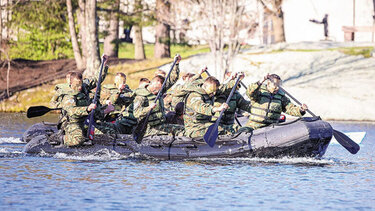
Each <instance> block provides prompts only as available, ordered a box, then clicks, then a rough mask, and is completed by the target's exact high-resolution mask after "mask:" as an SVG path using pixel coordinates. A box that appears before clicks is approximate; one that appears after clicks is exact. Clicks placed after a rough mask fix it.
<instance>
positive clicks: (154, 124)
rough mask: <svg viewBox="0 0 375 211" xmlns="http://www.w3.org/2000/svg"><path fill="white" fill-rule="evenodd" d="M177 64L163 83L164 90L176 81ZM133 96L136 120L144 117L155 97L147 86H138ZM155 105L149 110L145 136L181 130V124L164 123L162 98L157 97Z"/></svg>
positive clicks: (177, 73) (168, 133)
mask: <svg viewBox="0 0 375 211" xmlns="http://www.w3.org/2000/svg"><path fill="white" fill-rule="evenodd" d="M178 66H179V65H178V64H176V66H175V67H174V69H173V70H172V72H171V74H170V77H169V79H168V81H167V82H166V85H165V89H164V91H165V90H168V89H169V88H170V87H172V86H173V84H174V83H176V81H177V79H178V76H179V73H180V70H179V67H178ZM135 93H136V94H135V98H134V117H135V118H137V119H138V120H141V119H142V118H144V117H145V116H146V115H147V113H148V109H147V107H148V106H149V105H150V104H151V103H153V102H154V101H155V99H156V95H154V94H153V93H151V92H150V91H148V89H147V86H146V88H139V89H137V91H136V92H135ZM156 103H157V106H156V107H155V108H154V109H153V110H152V111H151V114H150V117H149V119H148V122H147V130H146V133H145V136H149V135H156V134H157V135H171V134H172V132H178V131H182V130H183V127H182V126H181V125H173V124H166V123H165V121H166V118H165V108H164V101H163V99H162V98H161V99H159V100H158V101H157V102H156Z"/></svg>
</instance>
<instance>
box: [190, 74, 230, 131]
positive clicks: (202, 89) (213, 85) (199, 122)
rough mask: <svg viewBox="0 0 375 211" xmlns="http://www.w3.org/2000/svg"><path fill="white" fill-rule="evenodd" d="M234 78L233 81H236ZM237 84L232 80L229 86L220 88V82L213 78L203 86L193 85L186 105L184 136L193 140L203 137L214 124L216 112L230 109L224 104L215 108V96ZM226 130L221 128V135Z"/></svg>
mask: <svg viewBox="0 0 375 211" xmlns="http://www.w3.org/2000/svg"><path fill="white" fill-rule="evenodd" d="M234 76H235V75H233V76H232V79H234ZM234 84H235V81H234V80H232V81H230V82H229V83H228V84H224V85H223V86H220V82H219V81H218V80H217V79H216V78H215V77H213V76H210V77H208V78H206V80H205V81H204V83H203V84H201V85H192V86H190V87H189V88H188V89H189V90H191V92H190V93H189V94H188V96H187V98H186V101H185V102H186V103H185V114H186V115H184V125H185V131H184V135H185V136H187V137H191V138H196V137H202V136H203V135H204V134H205V133H206V131H207V129H208V127H209V126H211V125H212V124H213V122H212V121H211V118H212V116H213V115H214V114H215V113H216V112H221V111H222V110H225V109H227V108H228V104H226V103H223V104H221V105H220V106H219V107H214V106H213V104H214V96H215V95H216V94H218V95H220V94H222V93H225V92H227V91H229V90H230V89H231V88H232V87H233V86H234ZM223 132H224V130H223V128H222V127H219V134H223Z"/></svg>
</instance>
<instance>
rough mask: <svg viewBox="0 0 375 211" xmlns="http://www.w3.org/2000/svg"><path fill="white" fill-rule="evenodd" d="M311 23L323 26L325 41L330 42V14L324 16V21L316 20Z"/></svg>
mask: <svg viewBox="0 0 375 211" xmlns="http://www.w3.org/2000/svg"><path fill="white" fill-rule="evenodd" d="M310 21H311V22H313V23H317V24H323V25H324V36H325V40H328V14H325V15H324V18H323V20H322V21H317V20H315V19H310Z"/></svg>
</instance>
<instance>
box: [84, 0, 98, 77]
mask: <svg viewBox="0 0 375 211" xmlns="http://www.w3.org/2000/svg"><path fill="white" fill-rule="evenodd" d="M85 24H86V34H85V36H86V44H87V57H86V70H85V72H84V74H85V76H86V77H88V76H93V75H94V74H95V73H96V72H97V70H98V68H99V65H100V57H99V39H98V18H97V15H96V0H87V1H86V3H85Z"/></svg>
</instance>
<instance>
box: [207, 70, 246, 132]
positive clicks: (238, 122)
mask: <svg viewBox="0 0 375 211" xmlns="http://www.w3.org/2000/svg"><path fill="white" fill-rule="evenodd" d="M205 72H206V74H207V75H208V76H211V74H210V73H209V72H208V70H207V67H206V69H205ZM240 83H241V85H242V84H243V83H242V81H241V82H240ZM235 115H236V114H235ZM234 119H236V122H237V124H238V125H239V126H240V127H242V125H241V123H240V121H239V120H238V118H237V117H236V116H234Z"/></svg>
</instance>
